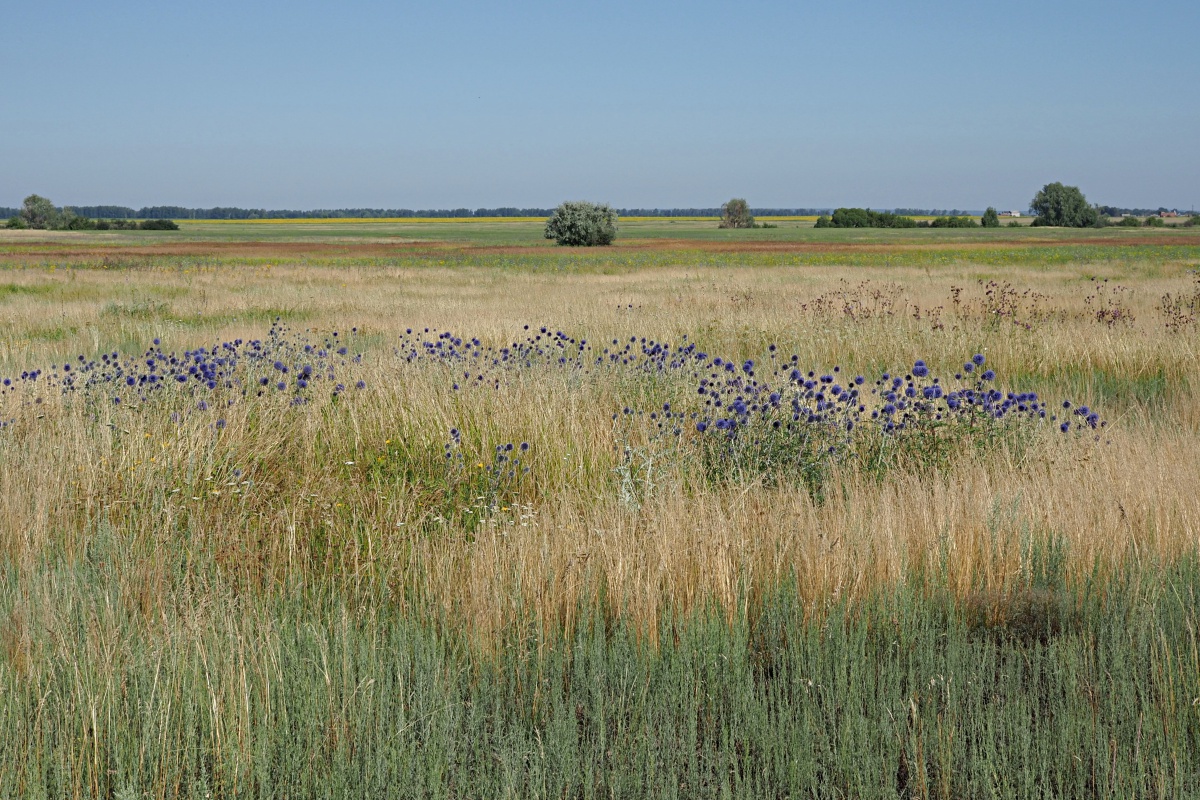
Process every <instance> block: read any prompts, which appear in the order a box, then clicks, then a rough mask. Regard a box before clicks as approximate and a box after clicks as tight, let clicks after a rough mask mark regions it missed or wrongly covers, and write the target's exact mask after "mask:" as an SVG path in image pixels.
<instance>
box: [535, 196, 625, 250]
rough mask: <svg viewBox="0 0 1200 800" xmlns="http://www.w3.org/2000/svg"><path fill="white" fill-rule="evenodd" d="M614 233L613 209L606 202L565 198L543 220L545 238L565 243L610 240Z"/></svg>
mask: <svg viewBox="0 0 1200 800" xmlns="http://www.w3.org/2000/svg"><path fill="white" fill-rule="evenodd" d="M616 236H617V212H616V211H614V210H613V209H612V208H610V207H609V206H608V205H607V204H603V203H601V204H597V203H588V202H585V201H574V202H573V201H568V202H565V203H563V204H561V205H560V206H559V207H558V208H556V209H555V210H554V214H552V215H551V217H550V219H548V220H546V229H545V238H547V239H553V240H555V241H556V242H558V243H559V244H560V245H564V246H568V247H592V246H596V245H606V244H612V242H613V239H615V238H616Z"/></svg>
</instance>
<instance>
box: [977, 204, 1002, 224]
mask: <svg viewBox="0 0 1200 800" xmlns="http://www.w3.org/2000/svg"><path fill="white" fill-rule="evenodd" d="M979 224H980V225H981V226H983V227H984V228H999V227H1000V216H999V215H998V214H997V213H996V209H994V208H992V207H991V206H988V207H987V211H984V212H983V218H982V219H980V220H979Z"/></svg>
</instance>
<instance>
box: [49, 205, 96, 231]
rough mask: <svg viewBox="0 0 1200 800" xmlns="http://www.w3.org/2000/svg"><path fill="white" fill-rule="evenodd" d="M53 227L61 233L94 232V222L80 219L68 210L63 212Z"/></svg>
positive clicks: (83, 218)
mask: <svg viewBox="0 0 1200 800" xmlns="http://www.w3.org/2000/svg"><path fill="white" fill-rule="evenodd" d="M55 227H56V228H57V229H58V230H62V231H94V230H96V221H95V220H93V219H89V218H87V217H81V216H79V215H78V214H76V213H75V212H74V211H72V210H71V209H69V208H68V209H64V210H63V212H62V215H61V216H60V217H59V220H58V224H57V225H56V226H55Z"/></svg>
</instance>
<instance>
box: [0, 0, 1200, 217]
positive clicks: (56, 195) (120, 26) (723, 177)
mask: <svg viewBox="0 0 1200 800" xmlns="http://www.w3.org/2000/svg"><path fill="white" fill-rule="evenodd" d="M1198 44H1200V5H1197V4H1196V3H1195V2H1194V0H1188V2H1182V1H1179V2H1176V1H1175V0H1167V1H1166V2H1159V3H1154V4H1137V3H1132V4H1131V3H1128V2H1123V3H1115V2H1106V1H1105V0H1098V1H1096V0H1092V1H1090V2H1082V0H1072V1H1071V2H1045V1H1043V2H1026V1H1025V0H1013V1H1012V2H984V3H961V2H924V3H892V2H822V3H796V2H736V3H735V2H727V3H712V2H693V3H671V4H668V3H653V2H636V1H634V0H613V1H612V2H608V3H594V4H570V3H561V2H545V3H519V4H513V5H509V4H504V3H496V2H487V3H484V2H423V3H389V2H378V3H372V2H355V1H354V0H348V2H343V3H340V4H333V3H315V2H306V1H305V0H297V1H296V2H249V3H247V2H227V1H226V0H206V2H200V3H163V2H156V3H143V2H124V3H88V4H83V3H78V2H61V1H60V0H38V2H26V3H8V4H6V7H5V9H4V12H3V21H2V24H0V74H3V75H4V76H5V78H6V80H5V81H4V84H3V85H2V86H0V205H18V204H19V203H20V201H21V199H22V198H23V197H24V196H25V195H27V194H30V193H34V192H36V193H38V194H42V195H44V196H47V197H50V198H51V199H52V200H54V201H55V202H56V203H58V204H60V205H61V204H74V205H85V204H96V203H116V204H122V205H130V206H134V207H139V206H143V205H157V204H179V205H185V206H204V207H207V206H213V205H227V206H243V207H267V208H300V209H307V208H337V207H388V208H446V207H459V206H466V207H470V208H475V207H481V206H500V205H516V206H552V205H555V204H557V203H558V202H560V201H562V200H564V199H592V200H597V201H604V202H609V203H612V204H613V205H617V206H658V207H673V206H715V205H719V204H720V203H722V202H723V201H725V200H727V199H729V198H730V197H733V196H740V197H746V198H747V199H748V200H749V201H750V204H751V205H752V206H756V207H760V208H761V207H773V206H789V207H790V206H822V207H823V206H838V205H859V206H862V205H869V206H872V207H881V208H882V207H887V208H891V207H896V206H918V207H937V208H950V207H958V208H982V207H984V206H987V205H994V206H997V207H999V208H1002V209H1003V208H1009V207H1011V208H1016V209H1024V208H1026V206H1027V204H1028V202H1029V200H1030V199H1031V198H1032V196H1033V194H1034V192H1036V191H1037V189H1038V188H1040V187H1041V186H1042V185H1043V184H1045V183H1048V182H1050V181H1055V180H1059V181H1062V182H1064V183H1067V184H1072V185H1077V186H1079V187H1080V188H1082V189H1083V191H1084V193H1085V194H1086V195H1087V197H1088V199H1089V200H1091V201H1093V202H1099V203H1108V204H1118V205H1130V206H1154V207H1157V206H1158V205H1160V204H1163V205H1167V206H1172V207H1173V206H1179V207H1181V208H1187V207H1191V206H1192V205H1193V204H1200V180H1198V179H1200V142H1198V141H1197V139H1198V136H1197V134H1198V133H1200V63H1198V61H1200V59H1198V57H1197V52H1198V48H1197V45H1198Z"/></svg>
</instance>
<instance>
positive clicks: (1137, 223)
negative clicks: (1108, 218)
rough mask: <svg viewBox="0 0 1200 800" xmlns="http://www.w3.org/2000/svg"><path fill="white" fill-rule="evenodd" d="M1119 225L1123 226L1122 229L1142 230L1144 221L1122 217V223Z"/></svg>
mask: <svg viewBox="0 0 1200 800" xmlns="http://www.w3.org/2000/svg"><path fill="white" fill-rule="evenodd" d="M1117 225H1119V226H1121V227H1122V228H1140V227H1141V226H1142V221H1141V220H1140V219H1138V218H1137V217H1122V218H1121V221H1120V222H1118V223H1117Z"/></svg>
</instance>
